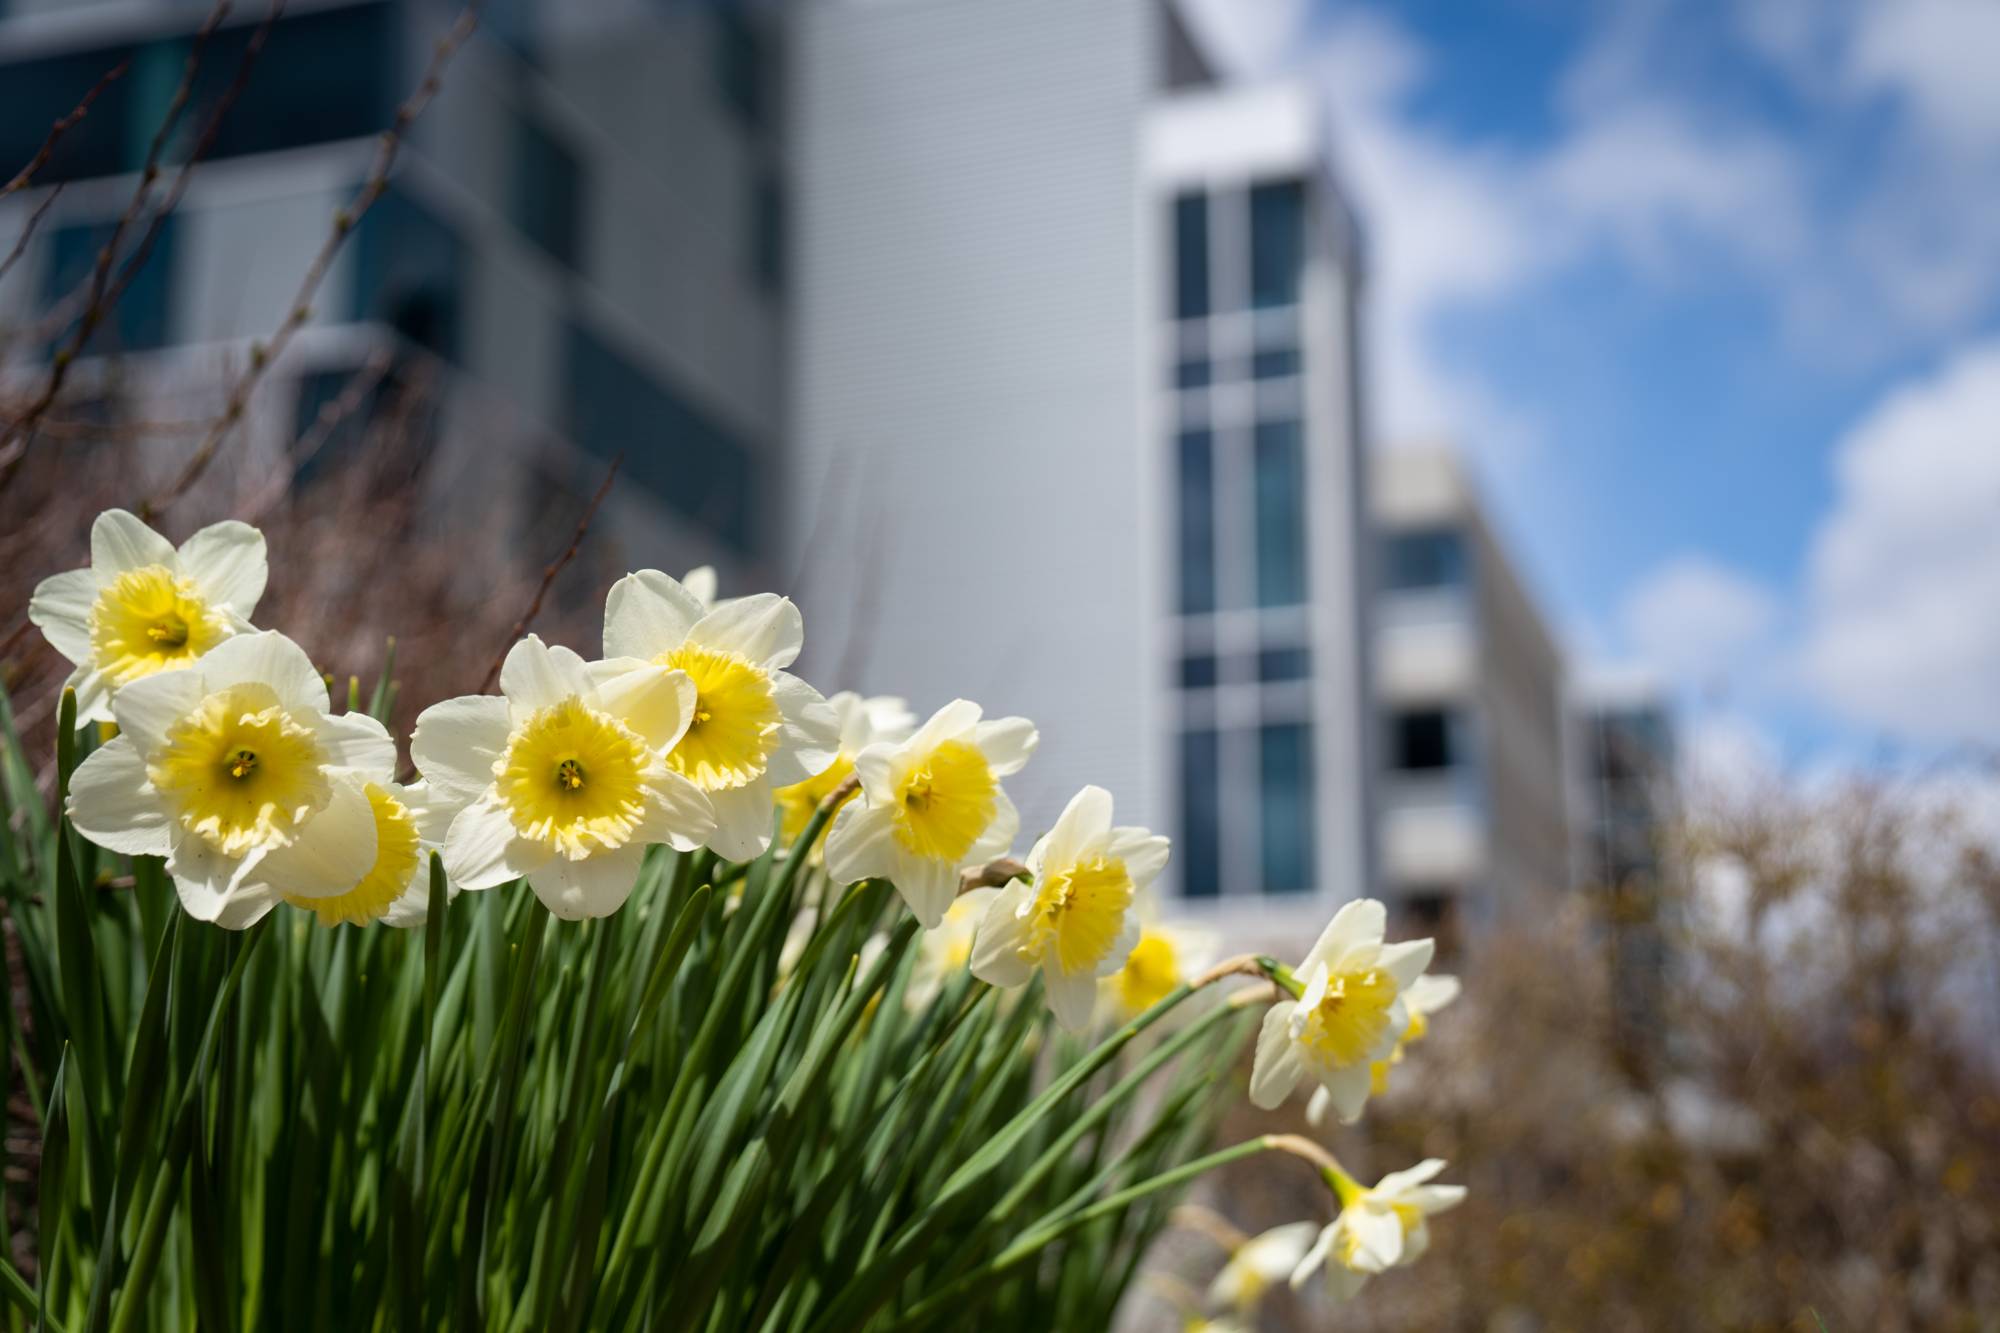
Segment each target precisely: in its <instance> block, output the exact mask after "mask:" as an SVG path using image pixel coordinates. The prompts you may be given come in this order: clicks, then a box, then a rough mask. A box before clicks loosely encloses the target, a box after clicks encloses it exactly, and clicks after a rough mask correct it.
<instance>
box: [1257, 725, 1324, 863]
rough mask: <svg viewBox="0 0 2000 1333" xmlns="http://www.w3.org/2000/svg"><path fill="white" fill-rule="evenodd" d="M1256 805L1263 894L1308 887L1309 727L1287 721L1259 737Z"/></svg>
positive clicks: (1310, 859) (1310, 856)
mask: <svg viewBox="0 0 2000 1333" xmlns="http://www.w3.org/2000/svg"><path fill="white" fill-rule="evenodd" d="M1258 751H1259V754H1258V768H1259V769H1260V770H1261V778H1262V792H1261V797H1262V799H1261V800H1260V801H1259V803H1258V809H1259V812H1260V814H1261V817H1262V818H1261V822H1262V824H1263V834H1264V839H1263V841H1264V892H1266V893H1303V892H1305V891H1307V890H1309V889H1310V888H1312V882H1313V864H1312V863H1313V837H1312V728H1311V727H1308V726H1306V725H1305V724H1304V723H1299V722H1291V723H1284V724H1282V725H1276V726H1267V727H1264V728H1263V729H1262V731H1261V732H1260V734H1259V744H1258Z"/></svg>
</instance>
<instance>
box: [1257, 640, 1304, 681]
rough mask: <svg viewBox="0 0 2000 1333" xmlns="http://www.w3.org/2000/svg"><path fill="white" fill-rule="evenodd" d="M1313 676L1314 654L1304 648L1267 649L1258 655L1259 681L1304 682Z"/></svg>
mask: <svg viewBox="0 0 2000 1333" xmlns="http://www.w3.org/2000/svg"><path fill="white" fill-rule="evenodd" d="M1311 674H1312V654H1311V653H1309V652H1307V651H1306V650H1305V649H1304V648H1266V649H1265V650H1264V651H1263V652H1261V653H1258V654H1257V679H1259V680H1265V681H1272V680H1304V679H1305V678H1306V677H1307V676H1310V675H1311Z"/></svg>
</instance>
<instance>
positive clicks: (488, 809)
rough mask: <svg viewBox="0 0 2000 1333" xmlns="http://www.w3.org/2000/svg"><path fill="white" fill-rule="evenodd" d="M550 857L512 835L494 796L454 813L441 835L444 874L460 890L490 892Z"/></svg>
mask: <svg viewBox="0 0 2000 1333" xmlns="http://www.w3.org/2000/svg"><path fill="white" fill-rule="evenodd" d="M552 855H553V853H551V852H550V851H549V849H548V848H547V847H545V846H543V845H542V844H541V843H538V842H531V841H529V840H528V839H526V838H523V837H521V836H520V835H519V834H518V833H516V832H515V831H514V821H513V820H512V819H511V818H509V817H508V815H507V811H506V809H505V808H504V807H503V806H502V805H501V804H500V800H499V798H498V797H497V796H494V795H492V794H490V793H489V794H488V795H485V796H482V797H480V798H479V799H478V800H476V801H474V802H473V803H472V804H471V805H468V806H466V807H465V809H463V810H461V811H459V812H458V815H457V817H456V818H454V819H453V820H452V821H451V828H450V829H449V830H447V831H446V833H445V835H444V872H445V874H446V875H448V876H450V877H451V878H452V879H453V880H455V881H456V882H457V884H458V886H459V887H460V888H461V889H467V890H472V889H490V888H492V887H493V886H494V885H496V884H505V883H506V882H507V881H508V880H510V879H519V878H520V877H521V876H523V875H525V874H527V873H528V872H529V871H531V870H535V869H538V868H540V867H541V866H542V865H543V864H544V863H546V862H547V861H548V860H549V859H550V857H551V856H552Z"/></svg>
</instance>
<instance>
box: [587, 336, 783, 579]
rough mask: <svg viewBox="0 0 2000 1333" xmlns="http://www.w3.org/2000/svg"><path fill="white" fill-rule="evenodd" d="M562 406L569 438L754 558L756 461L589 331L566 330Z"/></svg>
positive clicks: (725, 432)
mask: <svg viewBox="0 0 2000 1333" xmlns="http://www.w3.org/2000/svg"><path fill="white" fill-rule="evenodd" d="M566 361H567V364H566V366H565V385H564V398H565V406H566V410H567V417H568V421H567V426H568V432H569V436H570V438H571V439H572V440H574V441H575V442H576V443H577V444H578V445H580V446H582V447H583V448H585V449H587V450H589V451H590V452H591V453H594V454H596V455H598V456H599V457H601V458H611V457H614V456H616V455H618V454H623V455H624V456H625V466H624V473H625V475H626V476H627V477H629V478H630V479H631V480H633V481H635V482H637V483H639V484H640V485H643V486H644V487H646V488H647V489H648V490H649V491H651V492H652V493H653V495H654V496H655V497H657V498H658V499H660V500H662V501H664V502H665V503H666V504H668V505H670V506H672V507H673V508H675V509H677V510H679V511H680V512H681V513H682V514H683V515H685V516H686V517H687V518H688V519H690V520H692V521H693V522H695V523H697V524H699V525H701V526H702V527H704V528H706V529H708V530H709V531H710V532H713V533H715V534H717V535H718V536H720V537H721V538H722V539H723V540H724V541H726V542H728V543H729V544H730V545H732V546H734V547H735V548H736V549H737V550H738V551H741V552H744V553H746V554H751V553H754V552H755V549H756V547H755V537H756V532H755V517H756V501H757V494H758V492H757V477H756V461H755V459H754V458H752V456H751V454H750V453H749V451H748V450H747V449H746V448H745V447H744V446H743V444H742V443H741V441H739V440H737V439H736V438H735V437H734V436H733V435H731V434H730V433H729V432H728V431H727V430H725V429H724V428H722V427H721V426H719V425H717V424H716V423H715V422H714V421H713V420H711V419H710V418H709V417H708V416H706V415H705V414H704V413H702V412H701V411H700V410H698V409H696V408H695V407H693V406H691V405H690V404H688V403H687V402H686V401H685V400H683V399H682V398H681V397H680V396H679V395H677V394H676V393H674V392H673V391H672V390H671V389H669V388H668V387H666V386H665V385H663V384H661V383H660V382H658V381H657V380H655V379H654V378H653V377H652V376H651V375H650V374H649V373H648V372H647V371H645V370H643V369H641V368H640V367H638V366H636V365H634V364H632V362H630V361H628V360H626V359H625V358H624V357H622V356H620V355H619V354H618V353H617V352H615V351H613V350H612V349H611V348H610V347H608V346H606V345H605V344H604V343H603V342H602V341H600V340H599V339H598V338H596V337H595V336H593V335H592V334H591V333H590V332H589V331H587V330H585V329H583V328H581V327H579V326H577V325H574V324H572V325H571V326H570V327H569V331H568V342H567V349H566Z"/></svg>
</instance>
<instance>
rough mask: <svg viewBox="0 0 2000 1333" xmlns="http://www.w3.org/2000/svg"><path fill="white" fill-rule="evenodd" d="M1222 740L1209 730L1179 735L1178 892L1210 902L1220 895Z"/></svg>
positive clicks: (1186, 732)
mask: <svg viewBox="0 0 2000 1333" xmlns="http://www.w3.org/2000/svg"><path fill="white" fill-rule="evenodd" d="M1221 765H1222V745H1221V737H1219V736H1218V735H1216V733H1215V732H1213V731H1210V730H1205V729H1204V730H1196V731H1184V732H1182V733H1181V836H1180V845H1179V846H1178V847H1176V848H1175V849H1174V850H1175V851H1176V852H1177V853H1178V855H1177V856H1176V857H1175V858H1174V859H1175V860H1177V861H1179V862H1180V867H1181V892H1182V893H1184V894H1186V895H1187V896H1188V897H1190V898H1213V897H1214V896H1215V895H1216V894H1218V893H1220V892H1221V891H1222V784H1221V774H1220V772H1219V770H1220V768H1221Z"/></svg>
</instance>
